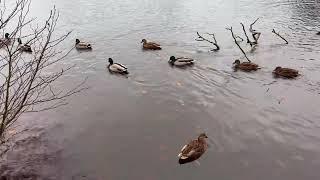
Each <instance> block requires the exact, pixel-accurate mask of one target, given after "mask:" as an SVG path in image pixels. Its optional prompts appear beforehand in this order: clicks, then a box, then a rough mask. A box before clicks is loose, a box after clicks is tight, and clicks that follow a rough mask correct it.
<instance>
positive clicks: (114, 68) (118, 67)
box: [108, 58, 129, 74]
mask: <svg viewBox="0 0 320 180" xmlns="http://www.w3.org/2000/svg"><path fill="white" fill-rule="evenodd" d="M108 69H109V71H110V72H112V73H119V74H129V72H128V68H126V67H125V66H124V65H122V64H119V63H114V62H113V59H112V58H109V65H108Z"/></svg>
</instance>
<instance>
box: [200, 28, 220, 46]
mask: <svg viewBox="0 0 320 180" xmlns="http://www.w3.org/2000/svg"><path fill="white" fill-rule="evenodd" d="M206 34H208V35H210V36H212V38H213V40H214V42H212V41H210V40H208V39H206V38H204V37H203V36H201V35H200V34H199V32H197V35H198V38H197V39H195V40H196V41H206V42H208V43H211V44H213V45H214V46H215V47H216V48H215V49H212V50H211V51H219V50H220V47H219V45H218V43H217V40H216V37H215V35H214V34H213V33H212V34H210V33H206Z"/></svg>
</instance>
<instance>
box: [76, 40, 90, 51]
mask: <svg viewBox="0 0 320 180" xmlns="http://www.w3.org/2000/svg"><path fill="white" fill-rule="evenodd" d="M75 46H76V49H78V50H91V49H92V46H91V44H89V43H86V42H81V41H80V40H79V39H76V44H75Z"/></svg>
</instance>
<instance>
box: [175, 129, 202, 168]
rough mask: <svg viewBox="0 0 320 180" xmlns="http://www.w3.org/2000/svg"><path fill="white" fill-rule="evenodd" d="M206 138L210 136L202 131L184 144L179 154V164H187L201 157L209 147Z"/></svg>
mask: <svg viewBox="0 0 320 180" xmlns="http://www.w3.org/2000/svg"><path fill="white" fill-rule="evenodd" d="M206 138H208V136H207V135H206V134H205V133H201V134H200V135H199V136H198V138H197V139H195V140H192V141H191V142H189V143H188V144H187V145H185V146H183V148H182V149H181V152H180V153H179V155H178V157H179V164H185V163H189V162H192V161H195V160H197V159H199V158H200V157H201V156H202V155H203V154H204V153H205V152H206V150H207V148H208V144H207V142H206Z"/></svg>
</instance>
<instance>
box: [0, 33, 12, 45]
mask: <svg viewBox="0 0 320 180" xmlns="http://www.w3.org/2000/svg"><path fill="white" fill-rule="evenodd" d="M9 36H10V35H9V33H6V34H5V35H4V38H2V39H0V48H2V47H4V46H8V45H10V43H11V39H10V37H9Z"/></svg>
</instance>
